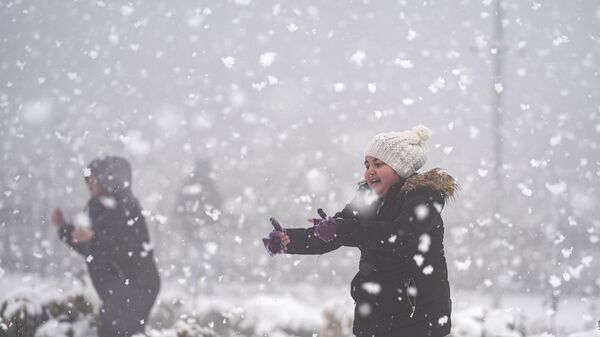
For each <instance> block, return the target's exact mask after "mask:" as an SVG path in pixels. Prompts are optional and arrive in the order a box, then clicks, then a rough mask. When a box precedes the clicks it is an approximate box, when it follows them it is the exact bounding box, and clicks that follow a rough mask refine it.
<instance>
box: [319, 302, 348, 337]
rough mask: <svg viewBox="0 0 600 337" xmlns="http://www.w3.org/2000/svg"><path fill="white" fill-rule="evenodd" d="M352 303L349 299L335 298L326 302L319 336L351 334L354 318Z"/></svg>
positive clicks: (333, 336)
mask: <svg viewBox="0 0 600 337" xmlns="http://www.w3.org/2000/svg"><path fill="white" fill-rule="evenodd" d="M352 308H353V304H352V302H351V301H350V300H335V301H331V302H329V303H328V304H326V306H325V309H323V321H324V322H323V326H322V328H321V333H320V334H319V336H321V337H340V336H352V322H353V320H354V317H353V316H354V311H353V310H352Z"/></svg>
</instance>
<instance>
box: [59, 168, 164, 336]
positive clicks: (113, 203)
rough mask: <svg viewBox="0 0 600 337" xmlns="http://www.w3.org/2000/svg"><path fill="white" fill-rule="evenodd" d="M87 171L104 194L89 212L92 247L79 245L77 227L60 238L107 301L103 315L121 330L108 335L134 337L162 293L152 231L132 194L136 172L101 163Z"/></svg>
mask: <svg viewBox="0 0 600 337" xmlns="http://www.w3.org/2000/svg"><path fill="white" fill-rule="evenodd" d="M88 169H89V170H90V171H89V172H88V173H89V174H93V175H94V176H96V178H97V179H98V181H99V183H100V186H101V189H102V195H101V196H99V197H94V198H92V199H90V200H89V201H88V203H87V207H86V209H87V212H88V214H89V218H90V220H91V229H92V230H93V231H94V236H93V237H92V239H91V240H90V241H88V242H84V243H74V242H73V240H72V236H71V233H72V231H73V230H74V227H73V226H72V225H67V226H65V227H63V229H61V230H60V236H61V238H62V240H63V241H65V242H67V243H68V244H69V245H70V246H71V247H73V248H74V249H75V250H76V251H77V252H79V253H80V254H82V255H83V256H85V258H86V262H87V266H88V271H89V274H90V278H91V280H92V282H93V284H94V287H95V289H96V291H97V292H98V295H99V297H100V298H101V299H102V301H103V310H102V312H101V316H102V315H104V316H106V320H107V321H108V322H110V324H111V325H112V326H113V328H115V330H116V331H117V332H107V333H106V334H110V333H118V334H119V336H121V335H122V336H125V335H130V334H132V333H133V332H135V331H141V328H143V323H142V324H141V328H140V323H139V322H140V320H146V319H147V317H148V314H149V312H150V309H151V307H152V305H153V303H154V300H155V298H156V296H157V294H158V290H159V288H160V279H159V274H158V269H157V267H156V264H155V261H154V253H153V249H152V245H151V243H150V237H149V234H148V228H147V226H146V221H145V219H144V216H143V215H142V209H141V206H140V204H139V202H138V200H137V199H136V198H135V196H134V195H133V193H132V190H131V167H130V165H129V163H128V162H127V161H126V160H125V159H123V158H120V157H105V158H101V159H96V160H94V161H92V162H91V163H90V165H89V166H88ZM88 176H89V175H88ZM86 179H87V177H86ZM114 322H116V324H115V323H114ZM105 328H106V326H105Z"/></svg>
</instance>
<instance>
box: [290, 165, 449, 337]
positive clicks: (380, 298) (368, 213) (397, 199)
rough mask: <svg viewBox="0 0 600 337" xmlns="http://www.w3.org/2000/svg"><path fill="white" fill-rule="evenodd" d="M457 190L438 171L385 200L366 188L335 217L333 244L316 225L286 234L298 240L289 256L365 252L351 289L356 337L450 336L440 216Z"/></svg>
mask: <svg viewBox="0 0 600 337" xmlns="http://www.w3.org/2000/svg"><path fill="white" fill-rule="evenodd" d="M456 189H457V184H456V181H455V180H454V179H453V178H452V177H451V176H450V175H448V174H447V173H445V172H443V171H441V170H439V169H434V170H431V171H428V172H425V173H421V174H415V175H413V176H411V177H409V178H407V179H406V180H403V181H401V182H400V183H397V184H395V185H393V186H391V187H390V190H389V191H388V193H387V195H386V197H385V200H382V199H381V198H377V197H374V196H373V194H372V192H371V191H370V189H369V187H368V186H367V184H366V183H363V184H361V185H360V187H359V193H358V195H357V196H356V197H355V198H354V199H353V200H352V201H351V202H350V204H348V205H347V206H346V207H345V208H344V209H343V210H342V211H341V212H339V213H337V214H336V215H335V218H336V223H337V230H336V238H335V239H334V240H333V241H331V242H328V243H325V242H323V241H321V240H320V239H319V238H317V237H315V236H314V227H313V228H308V229H303V228H295V229H286V232H287V233H288V235H289V237H290V240H291V241H290V243H289V245H288V246H287V249H288V250H287V252H288V253H289V254H324V253H327V252H329V251H332V250H335V249H337V248H339V247H341V246H350V247H358V248H359V249H360V251H361V257H360V264H359V271H358V273H357V274H356V276H355V277H354V279H353V280H352V284H351V295H352V298H353V299H354V301H355V303H356V308H355V317H354V329H353V331H354V334H355V335H356V336H359V337H362V336H376V337H387V336H390V337H391V336H393V337H402V336H407V337H421V336H436V337H437V336H446V335H447V334H449V333H450V326H451V321H450V314H451V300H450V287H449V284H448V271H447V267H446V258H445V256H444V246H443V238H444V223H443V221H442V218H441V215H440V213H441V211H442V208H443V207H444V204H445V202H446V201H447V200H448V199H449V198H451V197H453V195H454V192H455V190H456Z"/></svg>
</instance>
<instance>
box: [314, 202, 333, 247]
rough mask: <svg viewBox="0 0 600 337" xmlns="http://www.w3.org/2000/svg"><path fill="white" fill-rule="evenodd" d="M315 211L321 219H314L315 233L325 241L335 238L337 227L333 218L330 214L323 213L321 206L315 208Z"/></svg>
mask: <svg viewBox="0 0 600 337" xmlns="http://www.w3.org/2000/svg"><path fill="white" fill-rule="evenodd" d="M317 213H319V216H321V219H315V220H314V223H315V235H316V236H317V237H318V238H319V239H321V240H323V241H325V242H329V241H331V240H333V239H335V232H336V227H337V224H336V222H335V219H334V218H332V217H330V216H327V214H325V212H324V211H323V209H321V208H319V209H318V210H317Z"/></svg>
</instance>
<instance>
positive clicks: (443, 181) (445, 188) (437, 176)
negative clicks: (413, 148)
mask: <svg viewBox="0 0 600 337" xmlns="http://www.w3.org/2000/svg"><path fill="white" fill-rule="evenodd" d="M420 187H428V188H430V189H432V190H434V191H436V192H438V193H440V195H441V196H442V198H444V201H447V200H448V199H452V198H454V196H455V193H456V191H457V190H458V189H459V186H458V183H457V182H456V180H454V178H453V177H452V176H451V175H449V174H448V173H446V172H444V171H442V169H439V168H435V169H433V170H430V171H427V172H423V173H418V174H415V175H413V176H410V177H408V178H407V179H406V181H405V182H404V185H402V188H401V189H400V191H401V192H403V193H408V192H411V191H414V190H416V189H417V188H420Z"/></svg>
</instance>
